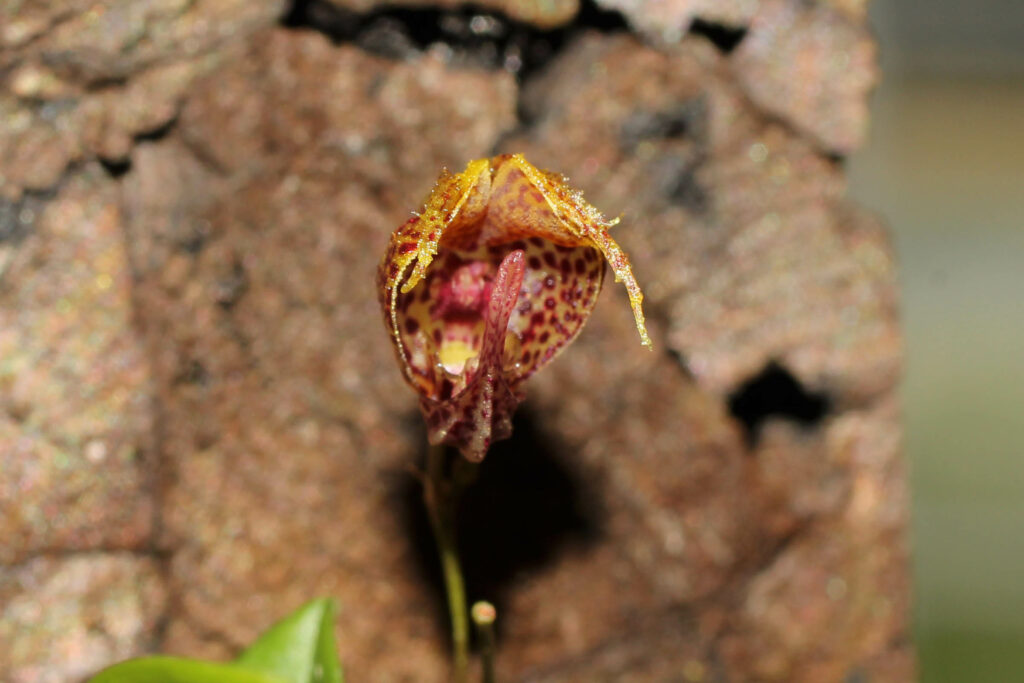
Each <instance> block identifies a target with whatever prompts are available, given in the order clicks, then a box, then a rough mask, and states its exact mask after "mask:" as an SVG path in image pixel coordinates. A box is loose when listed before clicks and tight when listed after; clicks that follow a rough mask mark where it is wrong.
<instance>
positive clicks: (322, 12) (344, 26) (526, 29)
mask: <svg viewBox="0 0 1024 683" xmlns="http://www.w3.org/2000/svg"><path fill="white" fill-rule="evenodd" d="M281 23H282V25H283V26H286V27H288V28H294V29H312V30H315V31H319V32H320V33H323V34H324V35H326V36H328V37H329V38H330V39H331V40H332V41H334V42H335V43H354V44H356V45H358V46H360V47H362V48H363V49H365V50H367V51H368V52H372V53H374V54H378V55H381V56H384V57H388V58H391V59H410V58H414V57H415V56H417V55H418V54H420V53H421V52H423V51H424V50H426V49H427V48H428V47H431V46H440V47H443V48H446V49H448V50H450V52H449V53H448V54H447V56H446V58H447V59H448V61H449V62H450V63H452V64H454V65H457V66H471V67H477V68H487V69H506V70H508V71H510V72H512V73H514V74H515V75H516V76H517V78H519V79H520V80H522V79H526V78H529V76H530V75H532V74H533V73H534V72H535V71H537V70H538V69H540V68H542V67H543V66H544V65H545V64H546V63H547V62H548V61H550V60H551V59H552V58H553V57H554V56H555V55H556V54H557V53H558V52H559V51H560V50H561V49H562V48H563V47H564V46H565V45H566V44H567V43H568V42H570V40H571V39H572V38H573V37H575V36H576V35H578V34H579V33H581V32H583V31H588V30H590V31H595V30H596V31H601V32H605V33H611V32H617V31H625V30H627V25H626V22H625V19H624V18H623V17H622V15H621V14H620V13H619V12H615V11H608V10H604V9H601V8H599V7H598V6H597V5H596V4H594V2H593V0H585V1H584V2H582V3H581V6H580V10H579V12H578V13H577V15H576V17H575V18H574V19H573V20H572V21H571V22H570V23H569V24H567V25H565V26H560V27H557V28H553V29H540V28H537V27H536V26H533V25H531V24H527V23H525V22H521V21H516V20H514V19H511V18H509V17H508V16H506V15H504V14H502V13H500V12H495V11H493V10H492V9H489V8H485V7H480V6H474V5H472V4H467V5H462V6H459V7H455V8H448V9H441V8H436V7H400V6H396V5H384V6H382V7H377V8H375V9H373V10H371V11H369V12H365V13H358V12H353V11H351V10H347V9H344V8H340V7H336V6H334V5H332V4H331V3H330V2H329V1H328V0H295V1H294V2H293V3H292V5H291V6H290V7H289V9H288V11H287V12H286V13H285V15H284V17H282V19H281Z"/></svg>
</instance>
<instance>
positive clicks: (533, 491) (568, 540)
mask: <svg viewBox="0 0 1024 683" xmlns="http://www.w3.org/2000/svg"><path fill="white" fill-rule="evenodd" d="M451 455H453V456H455V457H461V456H459V455H458V454H457V453H455V452H454V451H452V452H451ZM570 456H571V454H567V453H565V452H564V450H563V449H562V448H559V447H557V446H556V445H555V444H553V443H552V442H551V441H550V440H549V439H547V438H546V437H545V436H544V435H543V434H541V432H540V431H539V430H538V429H537V427H536V425H535V423H534V420H533V418H532V417H531V416H530V415H529V413H524V412H523V411H520V412H519V413H518V414H517V416H516V418H515V420H514V430H513V433H512V438H510V439H508V440H506V441H500V442H498V443H496V444H494V446H492V447H491V450H490V452H489V453H488V454H487V457H486V458H485V459H484V461H483V463H482V464H481V465H480V467H479V471H478V476H477V479H476V481H475V482H473V483H472V484H471V485H470V486H469V487H468V488H467V489H466V491H465V492H464V494H463V496H462V500H461V502H460V505H459V511H458V530H457V533H458V545H459V553H460V555H461V558H462V568H463V573H464V576H465V581H466V593H467V597H468V601H469V604H472V603H473V602H474V601H476V600H488V601H490V602H492V603H493V604H494V605H495V607H496V608H497V610H498V621H497V622H496V631H497V635H498V637H499V638H500V636H501V632H502V630H503V625H504V622H503V620H502V613H503V610H504V607H505V605H506V604H507V596H508V595H509V593H510V591H511V590H512V589H513V584H514V583H515V582H516V581H517V579H518V578H520V577H522V576H523V575H524V574H526V573H529V572H533V571H537V570H538V569H540V568H542V567H545V566H548V565H550V564H553V563H554V562H556V561H557V560H558V557H559V555H560V554H561V553H562V552H563V551H564V550H566V549H568V548H569V547H573V546H575V547H586V546H589V545H591V544H593V543H596V542H597V541H599V540H600V538H601V536H602V531H601V529H602V526H603V517H604V513H603V510H602V509H601V507H600V505H599V503H598V495H597V493H596V492H595V491H594V490H593V487H592V485H591V483H590V481H589V480H587V479H586V478H585V477H584V476H583V473H582V472H581V471H580V470H579V468H578V467H576V466H573V465H572V464H571V463H572V458H571V457H570ZM424 460H425V448H424V451H423V452H422V453H421V454H420V462H419V466H420V467H421V468H422V467H423V464H424ZM398 505H399V510H400V514H401V517H402V520H403V523H404V525H405V528H406V533H405V534H404V536H405V538H408V539H411V540H410V542H411V543H412V550H413V555H414V556H415V558H416V563H415V570H416V573H417V574H418V575H419V576H420V578H421V579H422V580H423V581H424V583H426V584H427V585H428V586H429V589H430V594H431V599H432V601H433V602H434V604H435V606H436V609H435V610H434V613H435V614H436V616H437V622H436V623H437V628H438V630H439V632H440V633H443V634H445V635H444V638H445V642H446V643H449V644H450V629H449V621H448V607H447V602H446V600H445V593H444V582H443V579H442V577H441V570H440V565H439V562H440V560H439V558H438V555H437V551H436V548H435V546H434V538H433V536H432V534H431V530H430V523H429V520H428V518H427V513H426V510H425V509H424V507H423V488H422V486H421V484H420V482H419V481H418V480H417V479H416V478H414V477H411V476H409V477H404V478H403V479H402V483H401V485H400V486H399V491H398Z"/></svg>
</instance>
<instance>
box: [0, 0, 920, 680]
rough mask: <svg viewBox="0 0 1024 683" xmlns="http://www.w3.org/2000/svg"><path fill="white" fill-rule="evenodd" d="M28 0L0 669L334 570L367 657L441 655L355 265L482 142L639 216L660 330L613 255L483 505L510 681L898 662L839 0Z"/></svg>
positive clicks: (869, 49)
mask: <svg viewBox="0 0 1024 683" xmlns="http://www.w3.org/2000/svg"><path fill="white" fill-rule="evenodd" d="M16 4H17V5H18V7H17V8H14V9H12V7H13V6H12V5H10V4H8V5H5V6H4V9H0V26H2V27H3V29H2V30H0V83H2V86H3V87H2V88H0V107H2V109H3V112H4V116H5V120H6V121H10V122H11V125H6V126H4V127H3V128H2V130H0V160H2V162H3V175H2V178H0V408H2V410H0V453H2V454H3V455H2V456H0V457H2V459H3V466H2V467H0V538H3V539H5V542H4V544H3V547H2V548H0V633H3V634H8V637H0V661H2V662H4V663H5V667H6V668H5V670H4V673H3V675H2V676H0V679H2V680H8V678H3V676H8V677H9V680H19V681H20V680H54V681H57V680H74V679H76V678H81V677H83V676H85V675H87V674H88V672H89V671H91V670H95V669H98V668H100V667H102V666H104V665H105V664H108V663H110V662H113V661H116V660H118V659H122V658H125V657H128V656H131V655H133V654H137V653H140V652H147V651H162V652H168V653H174V654H182V655H189V656H195V657H209V658H226V657H230V656H232V655H233V654H235V653H236V652H237V650H238V649H239V648H240V647H242V646H243V644H245V643H247V642H249V641H251V640H252V639H253V638H254V637H255V636H256V635H257V634H258V633H259V632H260V631H261V630H262V629H263V628H264V627H265V626H266V625H268V624H270V623H272V622H273V621H274V620H275V619H277V618H279V617H281V616H282V615H284V614H285V613H287V612H288V611H290V610H291V609H293V608H294V607H296V606H298V605H299V604H301V603H304V602H306V601H307V600H308V599H311V598H313V597H316V596H321V595H325V596H333V597H335V598H337V599H338V601H339V603H340V605H341V610H340V613H339V627H338V640H339V648H340V652H341V654H342V657H343V659H344V662H345V664H346V668H347V673H348V675H349V677H350V679H351V680H353V681H360V680H371V679H372V680H381V681H417V682H418V683H435V682H437V683H439V682H440V681H443V680H445V677H446V675H447V670H448V669H447V663H446V652H447V644H446V642H445V635H444V632H445V628H444V621H443V619H444V613H443V605H442V604H441V603H440V601H439V600H438V592H437V591H438V584H437V574H436V568H435V567H434V563H435V559H436V558H435V557H434V556H433V555H432V550H431V549H430V548H431V546H430V544H429V537H428V533H429V531H428V527H427V524H426V520H425V517H424V516H423V515H424V512H423V511H422V509H421V507H420V506H419V505H418V491H419V489H418V486H419V484H418V481H417V480H416V478H415V474H414V473H413V468H415V467H416V466H417V463H418V459H420V458H421V456H422V454H423V440H424V427H423V425H422V424H421V423H420V420H419V417H418V416H416V413H415V409H416V404H415V396H414V395H413V393H412V392H411V391H409V390H408V388H407V387H406V386H405V384H404V383H403V381H402V379H401V375H400V372H399V370H398V368H397V367H396V365H395V359H394V358H393V354H392V350H391V348H390V345H389V344H388V342H387V332H386V330H385V327H384V325H383V324H382V321H381V312H380V309H379V305H378V301H377V296H378V293H377V291H376V289H375V271H376V268H377V261H378V258H379V257H380V255H382V254H383V251H384V248H385V245H386V243H387V240H388V236H389V235H390V233H391V231H392V230H393V229H394V228H396V227H397V226H398V225H400V224H401V223H402V222H403V221H405V220H407V218H408V217H409V215H410V212H411V211H416V210H419V209H420V208H421V202H422V201H423V198H424V196H425V194H426V193H427V192H428V191H429V189H430V188H431V186H432V185H433V183H434V181H435V179H436V178H437V174H438V172H439V170H440V169H441V168H442V167H448V168H450V169H453V170H461V169H462V168H463V167H464V165H465V163H466V161H467V160H469V159H473V158H481V157H487V156H490V155H491V154H494V153H500V152H521V153H523V154H524V155H525V156H526V158H527V159H529V160H530V161H531V162H532V163H534V164H536V165H537V166H538V167H540V168H547V169H550V170H552V171H557V172H560V173H563V174H565V175H566V176H568V177H569V178H570V179H571V183H572V186H573V187H578V188H580V189H582V190H583V191H584V192H585V195H586V198H587V200H588V201H589V202H590V203H592V204H594V205H595V206H597V207H599V208H600V209H601V210H602V211H603V212H604V213H605V215H606V216H609V217H614V216H619V215H621V216H622V221H621V223H620V225H619V226H618V227H616V228H615V229H614V232H613V235H614V237H615V239H616V240H617V241H618V242H619V243H620V244H621V245H622V247H623V249H624V250H625V251H626V252H628V253H629V255H630V258H631V260H632V263H633V268H634V272H635V273H636V276H637V279H638V280H639V281H640V284H641V285H642V286H643V288H644V290H645V293H646V299H645V302H644V304H645V308H646V311H647V313H648V322H649V327H650V331H651V335H652V338H653V341H654V346H655V351H654V352H649V351H647V350H645V349H643V348H642V347H641V346H640V344H639V343H638V341H637V336H636V329H635V328H634V326H633V321H632V319H631V317H630V315H629V312H628V310H627V309H628V306H626V305H625V301H624V299H623V295H622V293H621V292H618V291H615V288H612V287H609V288H608V289H609V291H608V292H606V293H605V294H604V295H603V297H602V300H600V301H598V303H597V306H596V309H595V312H594V314H593V316H592V317H591V319H590V320H589V322H588V324H587V327H586V329H584V331H583V333H582V334H581V335H580V337H579V338H578V340H577V341H576V342H575V343H574V344H573V345H572V347H571V348H569V349H567V351H566V352H565V353H564V354H563V355H562V356H560V357H559V358H558V359H556V360H555V361H554V362H553V363H552V364H551V366H550V367H548V368H545V369H544V370H543V371H542V372H540V373H538V374H537V376H536V377H534V378H532V379H531V380H530V381H529V382H528V383H526V385H525V390H526V393H527V400H526V403H525V404H524V406H523V407H522V409H521V414H520V415H519V416H518V419H517V421H516V424H515V433H514V436H513V438H512V439H511V440H509V441H507V442H504V443H501V444H498V445H496V446H495V447H494V449H493V450H492V452H491V453H490V455H489V456H488V457H487V459H485V461H484V463H483V465H482V471H481V473H480V479H479V482H478V483H477V486H476V488H474V489H473V490H471V491H470V492H469V493H468V494H467V496H466V498H465V500H464V501H463V510H462V512H463V514H464V518H463V519H462V520H461V527H460V534H461V537H460V538H461V542H462V543H463V544H464V549H463V555H464V557H465V558H466V565H467V567H466V569H467V577H468V584H469V590H470V593H471V594H472V597H473V598H488V599H491V600H493V601H495V602H496V603H497V604H498V607H499V615H500V616H499V621H498V632H499V633H498V635H499V654H498V666H499V670H500V673H501V679H502V680H505V681H523V682H525V681H552V682H554V681H575V680H586V681H597V680H616V681H618V680H631V681H652V682H658V681H674V680H678V679H679V676H680V672H682V675H683V676H684V677H685V678H686V680H721V681H753V680H756V681H795V682H797V683H799V682H802V681H806V682H808V683H811V682H817V681H831V680H866V681H873V680H885V681H898V680H912V679H913V674H914V663H913V654H912V652H911V650H910V647H909V645H908V644H907V642H908V641H907V628H908V627H907V615H908V594H909V587H908V575H907V563H906V553H905V549H904V536H905V530H906V523H907V522H906V511H907V499H906V492H905V477H904V472H903V462H902V453H901V448H902V445H901V428H900V421H899V412H898V408H897V402H896V399H895V392H896V390H897V385H898V380H899V374H900V368H901V340H900V332H899V326H898V320H897V292H896V277H895V271H894V265H893V261H892V257H891V253H890V248H889V242H888V238H887V234H886V231H885V228H884V227H883V226H882V225H881V224H880V223H879V222H878V220H877V219H876V218H875V217H873V216H871V215H870V214H868V213H866V212H864V211H863V210H861V209H859V208H858V207H856V206H853V205H852V204H851V203H850V202H849V201H848V200H847V199H845V198H844V178H843V169H842V167H841V165H839V164H836V163H834V160H835V159H836V158H837V157H838V156H841V155H844V154H846V153H848V152H849V151H851V150H852V149H854V148H856V146H857V144H859V141H860V139H861V135H862V130H863V126H864V124H865V121H866V111H867V110H866V93H867V90H868V88H869V87H870V84H871V83H872V82H873V81H874V79H875V77H876V73H875V65H874V61H873V55H874V46H873V43H872V42H871V39H870V36H869V33H868V31H867V29H866V27H865V26H864V24H863V17H862V14H861V12H860V11H859V10H858V7H859V5H858V3H857V2H850V1H849V0H844V1H843V2H839V1H838V0H812V1H807V0H762V1H761V2H755V3H711V2H703V1H701V0H679V1H678V2H672V3H631V2H626V1H625V0H596V1H594V2H589V1H588V2H582V3H577V2H576V1H575V0H561V1H559V2H537V3H510V2H506V1H504V0H480V2H477V3H461V2H457V1H456V0H439V1H438V2H429V1H427V0H408V1H407V2H401V3H378V2H374V1H373V0H306V1H299V2H294V3H291V4H287V3H285V2H283V1H278V2H259V3H253V2H244V1H242V0H209V1H208V2H202V3H182V2H180V1H178V0H143V1H141V2H137V1H132V2H128V1H127V0H100V1H99V3H97V2H96V1H95V0H90V1H89V2H86V1H85V0H71V1H70V2H67V3H58V4H59V5H60V7H58V6H57V5H54V4H53V3H49V4H47V3H29V4H25V3H16ZM50 5H53V6H52V7H51V6H50ZM809 36H814V39H811V38H810V37H809ZM833 50H835V51H836V52H835V53H834V54H833V52H832V51H833ZM840 51H841V52H842V55H840V54H839V52H840ZM844 60H845V61H844ZM842 64H845V66H843V68H842V69H839V66H837V65H842ZM808 65H811V66H810V67H809V66H808ZM811 67H813V68H811ZM837 69H838V70H837ZM617 304H618V305H617ZM58 605H60V606H61V607H62V609H59V610H58V609H55V607H56V606H58ZM69 606H70V607H69ZM65 607H67V608H66V609H65Z"/></svg>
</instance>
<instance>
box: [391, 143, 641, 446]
mask: <svg viewBox="0 0 1024 683" xmlns="http://www.w3.org/2000/svg"><path fill="white" fill-rule="evenodd" d="M610 225H611V223H609V222H608V221H605V220H604V219H603V218H602V217H601V215H600V214H599V213H598V212H597V210H596V209H594V208H593V207H591V206H590V205H589V204H586V202H584V201H583V199H582V197H581V195H580V194H579V193H578V192H574V191H572V190H570V189H568V188H567V187H566V186H565V184H564V182H563V181H562V180H561V179H560V178H558V177H557V176H554V175H553V174H549V173H546V172H542V171H539V170H537V169H536V168H534V167H533V166H532V165H530V164H529V162H527V161H526V160H525V159H523V158H522V156H520V155H505V156H499V157H495V158H494V159H493V160H490V161H488V160H485V159H481V160H477V161H473V162H470V163H469V165H468V166H467V167H466V170H465V171H464V172H463V173H460V174H457V175H454V176H452V175H449V174H447V173H444V174H442V176H441V178H440V179H439V181H438V184H437V185H436V186H435V188H434V190H433V192H432V193H431V195H430V197H429V198H428V200H427V203H426V206H425V207H424V210H423V212H422V213H421V214H420V215H418V216H415V217H413V218H412V219H410V220H409V221H407V222H406V223H405V224H403V225H402V226H401V227H400V228H399V229H398V230H397V231H396V232H395V233H394V235H392V239H391V243H390V245H389V248H388V251H387V254H386V255H385V258H384V261H383V262H382V263H381V267H380V270H379V283H380V291H381V299H382V304H383V307H384V310H385V317H386V320H387V323H388V326H389V328H390V329H391V336H392V340H393V342H394V344H395V347H396V352H397V353H398V357H399V360H400V363H401V365H402V369H403V372H404V373H405V377H406V379H407V381H408V382H409V383H410V384H411V385H412V386H413V387H414V388H415V389H416V390H417V392H418V393H419V394H420V397H421V407H422V408H423V412H424V414H425V416H426V417H427V421H428V425H429V427H430V439H431V441H432V442H434V443H439V442H445V443H450V444H453V445H456V446H458V447H460V448H461V449H462V451H463V453H464V454H465V455H466V456H467V457H469V458H471V459H479V458H482V457H483V454H484V452H486V448H487V447H488V446H489V444H490V443H491V442H492V441H493V440H496V439H499V438H504V437H505V436H508V434H509V433H510V431H511V421H510V418H511V414H512V412H513V411H514V409H515V406H516V404H517V403H518V402H519V400H521V398H522V391H521V388H520V385H521V384H522V382H523V381H525V379H526V378H527V377H529V376H530V375H531V374H533V373H534V372H536V371H537V370H538V369H540V368H541V367H543V366H544V365H545V364H547V363H548V362H549V361H550V360H551V359H552V358H553V357H554V356H555V355H557V354H558V353H559V352H560V351H561V350H562V349H563V348H564V347H565V346H566V345H567V344H568V343H569V342H570V341H572V339H574V338H575V337H576V335H577V334H579V332H580V330H581V329H582V327H583V324H584V323H585V322H586V319H587V318H588V317H589V314H590V312H591V310H592V309H593V306H594V304H595V303H596V301H597V296H598V294H599V292H600V289H601V286H602V284H603V280H604V261H605V259H607V260H608V261H609V262H610V263H611V265H612V269H613V271H614V272H615V275H616V280H621V281H624V282H625V284H626V289H627V292H628V293H629V295H630V302H631V304H632V307H633V312H634V315H635V317H636V322H637V329H638V331H639V332H640V334H641V340H642V341H643V342H644V344H645V345H648V346H649V345H650V339H649V338H648V337H647V333H646V329H645V327H644V320H643V314H642V312H641V309H640V301H641V300H642V294H641V293H640V289H639V287H638V286H637V285H636V282H635V280H634V279H633V275H632V271H631V269H630V266H629V261H628V259H627V258H626V256H625V254H624V253H623V252H622V250H621V249H619V247H618V245H617V244H615V242H614V240H612V238H611V237H610V235H608V232H607V229H608V227H610ZM602 256H603V257H604V258H602Z"/></svg>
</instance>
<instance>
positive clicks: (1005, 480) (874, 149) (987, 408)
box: [850, 0, 1024, 683]
mask: <svg viewBox="0 0 1024 683" xmlns="http://www.w3.org/2000/svg"><path fill="white" fill-rule="evenodd" d="M871 13H872V20H873V21H872V23H873V25H874V27H875V30H876V32H877V34H878V38H879V42H880V43H881V61H882V68H883V73H884V81H883V83H882V85H881V86H880V87H879V89H878V91H877V92H876V94H875V100H874V102H873V118H872V130H871V136H870V141H869V143H868V145H867V146H866V147H865V149H864V150H863V151H862V152H860V153H859V154H858V155H857V156H856V157H855V158H854V159H852V161H851V164H850V170H851V193H852V194H853V196H854V197H856V198H857V199H858V200H860V201H861V202H862V203H864V204H866V205H867V206H869V207H871V208H873V209H876V210H877V211H879V212H880V213H882V214H883V215H884V216H885V217H886V218H887V220H888V222H889V224H890V226H891V227H892V230H893V233H894V236H895V240H896V246H897V250H898V254H899V258H900V261H901V277H902V284H903V308H904V321H905V330H906V343H907V374H906V381H905V384H904V391H903V395H904V406H905V414H906V424H907V446H908V452H909V455H910V462H911V482H912V491H913V501H914V503H913V535H912V546H913V548H912V549H913V555H914V572H915V592H916V596H915V600H916V608H915V615H914V618H915V635H916V638H917V643H918V648H919V653H920V661H921V680H922V681H924V682H925V683H939V682H943V683H944V682H946V681H970V682H972V683H979V682H983V681H984V682H987V681H994V682H995V681H998V682H1000V683H1003V682H1011V681H1024V458H1022V456H1024V453H1022V450H1024V415H1022V410H1024V1H1022V0H978V1H976V2H967V1H961V2H956V1H955V0H931V1H929V2H905V1H903V0H877V1H876V2H874V3H873V5H872V9H871Z"/></svg>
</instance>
